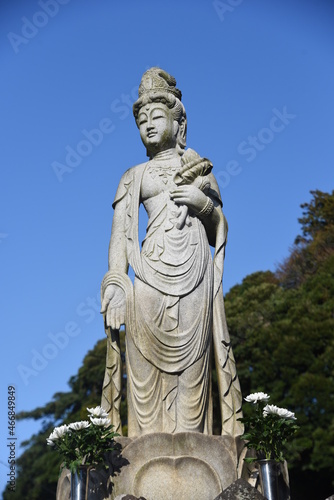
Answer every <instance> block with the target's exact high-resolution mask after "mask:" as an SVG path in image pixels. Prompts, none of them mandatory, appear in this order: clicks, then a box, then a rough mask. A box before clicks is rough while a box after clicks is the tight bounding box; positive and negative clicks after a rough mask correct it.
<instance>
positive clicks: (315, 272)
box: [3, 191, 334, 500]
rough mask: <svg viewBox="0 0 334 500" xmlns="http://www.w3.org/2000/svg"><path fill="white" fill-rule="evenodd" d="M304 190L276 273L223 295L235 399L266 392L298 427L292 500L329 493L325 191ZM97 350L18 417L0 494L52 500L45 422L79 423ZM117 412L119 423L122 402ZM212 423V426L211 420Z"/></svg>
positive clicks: (331, 427)
mask: <svg viewBox="0 0 334 500" xmlns="http://www.w3.org/2000/svg"><path fill="white" fill-rule="evenodd" d="M311 194H312V199H311V201H310V202H309V203H305V204H304V205H302V209H303V216H302V217H301V219H299V222H300V223H301V233H302V234H301V236H298V237H297V238H296V241H295V246H294V247H293V248H292V250H291V252H290V255H289V257H288V258H287V259H286V260H285V261H284V262H283V263H282V264H281V265H280V266H279V268H278V270H277V272H276V273H272V272H270V271H265V272H257V273H254V274H252V275H250V276H247V277H246V278H245V279H244V280H243V282H242V283H241V284H239V285H237V286H235V287H233V288H232V289H231V290H230V292H229V293H228V294H226V297H225V305H226V315H227V322H228V326H229V331H230V335H231V340H232V342H233V348H234V354H235V358H236V363H237V369H238V375H239V378H240V383H241V388H242V391H243V393H244V395H247V394H250V393H252V392H257V391H264V392H267V393H270V394H271V396H272V399H273V400H275V402H277V404H278V405H280V406H283V407H287V408H289V409H291V410H292V411H293V412H294V413H295V414H296V416H297V418H298V424H299V426H300V429H299V431H298V433H297V434H296V436H295V438H294V439H293V441H292V442H291V444H290V443H288V450H289V456H290V457H291V459H290V460H289V467H290V481H291V485H292V497H293V498H294V500H302V499H303V500H304V499H305V498H326V496H327V497H328V496H330V495H331V494H332V493H333V490H334V484H333V483H332V481H333V477H334V191H333V192H332V193H331V194H327V193H322V192H321V191H313V192H312V193H311ZM105 353H106V341H105V340H104V341H100V342H98V343H97V344H96V346H95V348H94V349H93V350H91V351H89V353H88V354H87V356H86V357H85V359H84V363H83V365H82V367H81V368H80V369H79V371H78V374H77V375H76V376H74V377H72V378H71V380H70V383H69V385H70V391H69V392H63V393H57V394H55V395H54V397H53V399H52V401H51V402H50V403H48V404H47V405H45V406H44V407H41V408H37V409H35V410H33V411H31V412H22V413H21V414H20V415H19V417H20V418H34V419H38V420H41V421H42V429H41V432H40V433H39V434H37V435H34V436H32V438H31V439H30V440H29V441H28V442H27V443H26V449H25V451H24V453H23V454H22V455H21V456H20V457H19V458H18V460H17V467H18V469H17V470H18V477H17V481H16V487H17V488H16V492H8V491H5V492H4V495H3V498H4V500H19V499H20V500H21V499H22V498H29V499H30V500H45V499H46V498H47V499H48V500H52V499H54V498H55V491H56V483H57V478H58V473H59V458H58V457H57V454H55V453H52V452H51V450H50V449H49V447H47V446H46V444H45V440H46V438H47V437H48V435H49V434H50V432H51V430H52V428H53V427H54V426H56V425H60V424H68V423H71V422H73V421H78V420H83V419H84V418H85V414H86V407H93V406H96V405H98V404H100V400H101V387H102V381H103V376H104V366H105ZM214 378H215V377H213V379H214ZM214 399H215V401H214V403H215V402H216V400H217V401H218V395H217V394H216V392H215V389H214ZM214 406H215V404H214ZM121 414H122V418H123V421H124V422H125V421H126V417H125V416H126V405H125V402H122V405H121ZM245 416H247V414H246V409H245ZM214 428H215V429H217V430H219V428H220V426H219V423H218V421H217V418H215V422H214ZM123 429H124V428H123ZM318 479H319V481H320V482H321V488H322V490H321V496H319V494H320V493H319V492H320V490H319V489H318V488H319V486H318V482H319V481H318Z"/></svg>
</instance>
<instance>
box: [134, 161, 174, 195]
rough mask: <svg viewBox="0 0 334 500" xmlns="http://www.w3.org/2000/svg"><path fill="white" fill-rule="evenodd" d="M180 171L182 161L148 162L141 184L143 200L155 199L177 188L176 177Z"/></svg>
mask: <svg viewBox="0 0 334 500" xmlns="http://www.w3.org/2000/svg"><path fill="white" fill-rule="evenodd" d="M179 170H180V161H179V160H178V161H177V162H176V161H171V162H156V161H154V160H152V161H150V162H148V164H147V167H146V169H145V172H144V175H143V178H142V183H141V190H140V195H141V200H142V201H145V200H147V199H150V198H153V197H155V196H157V195H159V194H160V193H163V192H165V191H170V190H171V189H173V188H175V182H174V180H173V179H174V176H175V174H176V173H177V172H178V171H179Z"/></svg>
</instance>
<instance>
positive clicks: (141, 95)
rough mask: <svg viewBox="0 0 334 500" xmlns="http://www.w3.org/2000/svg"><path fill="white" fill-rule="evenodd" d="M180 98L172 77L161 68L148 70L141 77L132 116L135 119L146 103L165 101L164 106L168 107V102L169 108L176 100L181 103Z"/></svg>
mask: <svg viewBox="0 0 334 500" xmlns="http://www.w3.org/2000/svg"><path fill="white" fill-rule="evenodd" d="M181 98H182V93H181V90H179V89H177V88H176V80H175V78H174V77H173V76H172V75H170V74H169V73H167V71H164V70H163V69H161V68H157V67H154V68H150V69H148V70H147V71H145V73H144V74H143V76H142V79H141V82H140V85H139V90H138V100H137V101H136V102H135V103H134V105H133V114H134V116H135V118H136V119H137V116H138V112H139V110H140V108H141V107H142V106H143V105H145V104H146V103H147V102H152V101H161V102H164V101H166V104H167V105H169V104H168V101H169V103H170V106H169V107H173V106H174V105H175V100H176V99H178V101H179V102H180V103H181ZM171 101H172V102H171ZM181 106H182V105H181Z"/></svg>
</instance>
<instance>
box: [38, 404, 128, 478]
mask: <svg viewBox="0 0 334 500" xmlns="http://www.w3.org/2000/svg"><path fill="white" fill-rule="evenodd" d="M87 411H88V414H89V420H83V421H81V422H74V423H73V424H69V425H61V426H60V427H56V428H55V429H54V430H53V432H52V433H51V434H50V436H49V437H48V438H47V440H46V442H47V444H48V445H49V446H52V447H53V449H55V450H57V451H58V452H59V454H60V455H61V456H62V458H63V464H62V467H61V471H62V470H63V469H64V468H65V467H66V468H67V469H69V470H70V471H71V473H76V472H77V471H78V469H79V467H80V466H82V465H86V466H89V467H95V466H100V467H103V468H104V469H106V470H108V466H107V465H105V460H106V457H105V455H106V453H109V452H111V451H114V450H116V449H118V448H119V445H118V444H117V443H116V442H115V440H114V437H116V436H119V434H117V433H116V432H114V431H113V430H112V428H113V425H112V424H111V422H110V420H109V418H108V415H107V413H106V412H105V411H104V410H103V408H101V407H100V406H97V407H96V408H87Z"/></svg>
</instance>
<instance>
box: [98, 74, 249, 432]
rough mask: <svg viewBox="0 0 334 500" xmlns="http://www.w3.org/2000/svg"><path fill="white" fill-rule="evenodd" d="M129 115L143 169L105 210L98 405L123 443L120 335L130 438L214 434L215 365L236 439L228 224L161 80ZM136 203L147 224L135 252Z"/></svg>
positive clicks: (225, 422)
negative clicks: (143, 155) (103, 357)
mask: <svg viewBox="0 0 334 500" xmlns="http://www.w3.org/2000/svg"><path fill="white" fill-rule="evenodd" d="M133 113H134V117H135V120H136V124H137V127H138V129H139V132H140V137H141V139H142V142H143V144H144V146H145V147H146V152H147V156H148V161H146V162H144V163H141V164H139V165H137V166H134V167H132V168H130V169H129V170H127V171H126V172H125V174H124V175H123V177H122V178H121V181H120V184H119V186H118V189H117V192H116V196H115V200H114V203H113V208H114V217H113V224H112V231H111V239H110V246H109V271H108V272H107V273H106V275H105V276H104V278H103V282H102V292H101V295H102V313H103V315H104V323H105V329H106V333H107V336H108V348H107V361H106V371H105V378H104V383H103V394H102V403H101V404H102V406H103V407H104V408H105V410H106V411H108V413H109V415H110V418H111V420H112V423H113V424H114V425H115V427H116V429H117V430H118V432H121V421H120V415H119V407H120V398H121V381H122V370H121V352H120V342H119V329H120V327H121V325H123V324H124V325H125V329H126V370H127V402H128V435H129V437H135V436H142V435H144V434H149V433H155V432H167V433H178V432H200V433H204V434H212V406H213V405H212V391H211V371H212V361H213V360H214V362H215V365H216V371H217V379H218V386H219V395H220V409H221V416H222V434H223V435H230V436H233V437H235V436H237V435H240V434H241V433H242V426H241V424H240V422H238V420H237V419H238V418H239V417H240V416H241V413H240V412H241V403H242V398H241V392H240V387H239V381H238V377H237V373H236V368H235V361H234V357H233V353H232V348H231V343H230V338H229V333H228V329H227V325H226V320H225V309H224V299H223V291H222V275H223V264H224V253H225V245H226V236H227V223H226V219H225V217H224V215H223V212H222V200H221V195H220V192H219V188H218V184H217V181H216V179H215V177H214V175H213V173H212V164H211V162H210V161H209V160H208V159H206V158H202V157H201V156H200V155H199V154H197V153H196V152H195V151H194V150H192V149H186V132H187V118H186V112H185V109H184V106H183V104H182V102H181V91H180V90H178V89H177V88H176V81H175V79H174V78H173V77H172V76H171V75H169V74H168V73H167V72H166V71H164V70H162V69H160V68H156V67H155V68H151V69H149V70H148V71H146V72H145V73H144V75H143V77H142V80H141V83H140V86H139V98H138V100H137V101H136V102H135V104H134V106H133ZM140 204H143V205H144V207H145V210H146V212H147V215H148V223H147V229H146V235H145V238H144V240H143V242H142V244H141V246H140V243H139V239H138V224H139V205H140ZM210 245H211V246H212V247H214V257H213V258H212V255H211V251H210ZM129 266H131V267H132V269H133V271H134V274H135V279H134V283H132V281H131V280H130V278H129V277H128V274H127V273H128V269H129Z"/></svg>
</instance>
